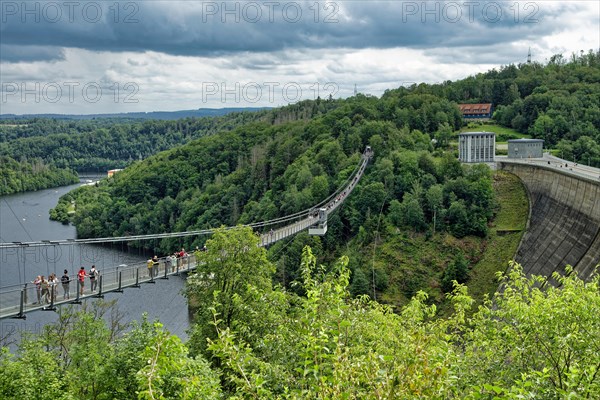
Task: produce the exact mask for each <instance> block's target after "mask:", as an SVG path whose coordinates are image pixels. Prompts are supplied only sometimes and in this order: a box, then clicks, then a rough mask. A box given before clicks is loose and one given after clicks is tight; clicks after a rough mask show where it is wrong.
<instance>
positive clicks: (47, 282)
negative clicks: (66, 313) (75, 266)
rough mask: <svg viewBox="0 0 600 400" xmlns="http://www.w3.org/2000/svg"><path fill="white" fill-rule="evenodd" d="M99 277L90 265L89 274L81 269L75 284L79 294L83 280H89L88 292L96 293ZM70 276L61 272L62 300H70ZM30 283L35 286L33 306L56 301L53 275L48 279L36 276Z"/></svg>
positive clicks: (56, 287) (82, 289) (81, 291)
mask: <svg viewBox="0 0 600 400" xmlns="http://www.w3.org/2000/svg"><path fill="white" fill-rule="evenodd" d="M99 277H100V271H98V270H97V269H96V266H95V265H92V267H91V268H90V270H89V272H88V271H86V270H85V267H81V268H80V269H79V272H77V283H78V286H79V294H80V295H83V291H84V287H85V279H86V278H88V279H89V280H90V290H91V291H92V293H93V292H95V291H96V289H97V287H98V278H99ZM71 281H72V279H71V276H70V275H69V271H68V270H66V269H65V270H64V271H63V275H62V276H61V277H60V284H61V285H62V289H63V300H68V299H70V298H71ZM31 283H33V284H34V285H35V292H36V297H37V301H35V302H34V303H33V304H44V303H45V304H49V303H51V302H54V301H56V297H57V295H58V283H59V280H58V277H57V276H56V274H55V273H51V274H50V276H49V277H48V279H46V277H45V276H44V275H38V276H37V277H36V278H35V279H34V280H33V281H32V282H31Z"/></svg>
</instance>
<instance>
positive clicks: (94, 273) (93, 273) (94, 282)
mask: <svg viewBox="0 0 600 400" xmlns="http://www.w3.org/2000/svg"><path fill="white" fill-rule="evenodd" d="M99 274H100V273H99V272H98V270H97V269H96V266H95V265H92V268H91V269H90V273H89V275H88V276H89V277H90V290H91V291H92V292H94V291H96V287H97V286H98V275H99Z"/></svg>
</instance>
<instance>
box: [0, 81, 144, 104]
mask: <svg viewBox="0 0 600 400" xmlns="http://www.w3.org/2000/svg"><path fill="white" fill-rule="evenodd" d="M1 89H2V90H1V92H2V103H9V102H19V101H20V102H21V103H28V102H34V103H42V102H45V103H58V102H69V103H71V104H72V103H75V102H76V101H84V102H86V103H98V102H99V101H100V100H101V99H102V97H103V96H104V97H107V98H110V100H108V101H113V102H115V103H138V102H139V99H138V98H137V97H136V95H137V94H138V92H139V90H140V88H139V86H138V84H137V83H135V82H126V83H124V84H121V83H119V82H112V83H111V84H108V85H107V84H102V85H101V84H100V83H98V82H85V83H82V82H46V83H42V82H3V83H2V87H1Z"/></svg>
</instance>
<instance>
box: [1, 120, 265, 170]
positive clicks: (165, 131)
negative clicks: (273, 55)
mask: <svg viewBox="0 0 600 400" xmlns="http://www.w3.org/2000/svg"><path fill="white" fill-rule="evenodd" d="M260 118H264V114H263V113H262V112H259V113H250V112H247V113H235V114H230V115H226V116H223V117H214V118H208V117H207V118H197V119H195V118H187V119H183V120H177V121H146V122H120V121H119V120H112V119H108V120H103V119H99V120H92V121H89V120H88V121H64V120H54V119H39V118H36V119H34V120H30V121H21V120H19V121H14V122H12V123H10V122H6V123H3V124H0V155H9V156H11V157H13V158H15V159H16V160H21V159H33V158H40V159H42V160H44V162H45V163H47V164H50V165H54V166H57V167H59V168H71V169H75V170H78V171H93V172H102V173H105V172H106V171H107V170H109V169H113V168H123V167H125V166H127V165H129V164H131V162H132V161H134V160H140V159H143V158H146V157H149V156H150V155H152V154H155V153H157V152H159V151H162V150H166V149H169V148H171V147H174V146H178V145H181V144H184V143H186V142H189V141H190V140H192V139H196V138H198V137H201V136H204V135H210V134H213V133H215V132H218V131H221V130H228V129H231V128H233V127H235V126H238V125H240V124H244V123H247V122H249V121H253V120H256V119H260Z"/></svg>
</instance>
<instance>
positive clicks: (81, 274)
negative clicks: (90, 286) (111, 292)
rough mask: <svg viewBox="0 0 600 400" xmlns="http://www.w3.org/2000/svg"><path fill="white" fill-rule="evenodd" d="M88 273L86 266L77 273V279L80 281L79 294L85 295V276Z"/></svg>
mask: <svg viewBox="0 0 600 400" xmlns="http://www.w3.org/2000/svg"><path fill="white" fill-rule="evenodd" d="M86 276H87V274H86V273H85V268H84V267H81V269H80V270H79V272H78V273H77V280H78V281H79V294H80V295H82V296H83V285H84V284H85V277H86Z"/></svg>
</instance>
